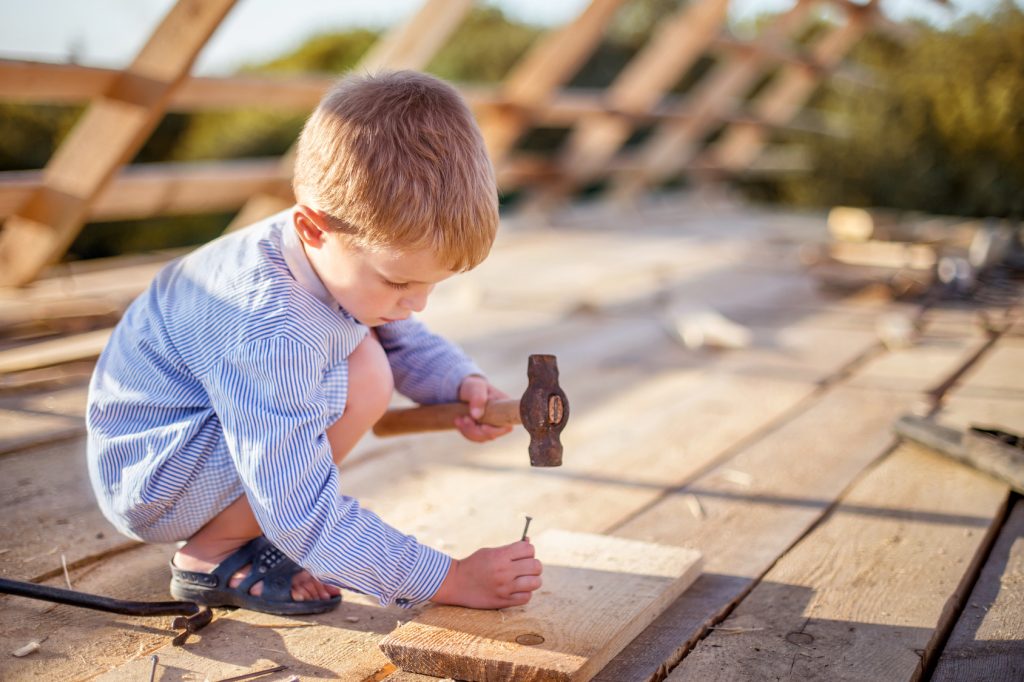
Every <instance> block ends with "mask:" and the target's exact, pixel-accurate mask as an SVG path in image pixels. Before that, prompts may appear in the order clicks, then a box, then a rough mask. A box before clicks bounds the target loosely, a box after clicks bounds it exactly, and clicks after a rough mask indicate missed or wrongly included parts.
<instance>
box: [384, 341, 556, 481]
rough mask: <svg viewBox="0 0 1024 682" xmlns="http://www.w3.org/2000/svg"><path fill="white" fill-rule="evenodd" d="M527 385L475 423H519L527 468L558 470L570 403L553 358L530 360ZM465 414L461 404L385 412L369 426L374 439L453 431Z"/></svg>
mask: <svg viewBox="0 0 1024 682" xmlns="http://www.w3.org/2000/svg"><path fill="white" fill-rule="evenodd" d="M526 377H527V379H528V380H529V384H528V385H527V387H526V391H525V392H524V393H523V397H522V398H521V399H519V400H515V399H513V398H510V399H507V400H492V401H491V402H489V403H487V407H486V408H485V409H484V414H483V416H482V417H480V419H478V420H477V421H479V422H481V423H482V424H490V425H491V426H508V425H509V424H522V425H523V427H524V428H525V429H526V432H527V433H529V434H530V466H535V467H557V466H561V465H562V441H561V440H560V439H559V436H560V434H561V433H562V428H564V427H565V422H566V421H567V420H568V419H569V401H568V400H566V397H565V393H564V392H563V391H562V388H561V387H560V386H559V385H558V364H557V363H556V361H555V356H554V355H531V356H530V359H529V360H528V362H527V365H526ZM467 414H469V405H468V404H466V403H461V402H460V403H442V404H440V405H421V406H420V407H409V408H401V409H393V410H388V411H387V412H386V413H385V414H384V416H383V417H381V418H380V420H379V421H378V422H377V423H376V424H374V426H373V432H374V433H375V434H377V435H378V436H394V435H398V434H401V433H415V432H419V431H443V430H445V429H452V428H455V424H454V422H455V418H456V417H461V416H463V415H467Z"/></svg>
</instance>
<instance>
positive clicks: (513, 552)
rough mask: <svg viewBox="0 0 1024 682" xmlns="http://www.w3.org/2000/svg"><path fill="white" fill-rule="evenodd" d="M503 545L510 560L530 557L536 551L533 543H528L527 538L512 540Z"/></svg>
mask: <svg viewBox="0 0 1024 682" xmlns="http://www.w3.org/2000/svg"><path fill="white" fill-rule="evenodd" d="M505 547H506V548H507V549H508V555H509V556H508V558H509V560H510V561H520V560H522V559H532V558H533V557H534V555H535V553H536V550H535V549H534V547H533V545H532V544H530V541H529V540H520V541H519V542H513V543H512V544H511V545H505Z"/></svg>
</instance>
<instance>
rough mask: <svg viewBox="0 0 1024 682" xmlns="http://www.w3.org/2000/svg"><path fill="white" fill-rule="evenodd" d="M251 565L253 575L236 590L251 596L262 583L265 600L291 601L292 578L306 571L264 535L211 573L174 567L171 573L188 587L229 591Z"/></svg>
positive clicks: (172, 566) (238, 551)
mask: <svg viewBox="0 0 1024 682" xmlns="http://www.w3.org/2000/svg"><path fill="white" fill-rule="evenodd" d="M250 565H251V566H252V568H251V569H250V571H249V575H247V576H246V577H245V578H244V579H243V580H242V582H241V583H239V585H238V586H237V587H235V588H234V589H235V590H237V591H239V592H241V593H242V594H249V590H250V589H251V588H252V586H253V585H255V584H256V583H258V582H260V581H261V580H262V581H263V591H262V593H261V596H262V598H263V599H267V600H270V601H291V593H292V577H293V576H294V575H295V574H296V573H299V572H300V571H302V567H301V566H299V565H298V564H297V563H295V562H294V561H292V560H291V559H290V558H289V557H288V556H287V555H285V553H284V552H282V551H281V550H280V549H278V548H277V547H275V546H274V545H273V543H271V542H270V540H268V539H267V538H266V537H264V536H262V535H261V536H260V537H257V538H253V539H252V540H250V541H249V542H247V543H245V544H244V545H242V546H241V547H239V548H238V549H237V550H235V551H234V553H232V554H231V556H229V557H228V558H227V559H225V560H224V561H222V562H220V564H218V565H217V567H216V568H214V569H213V570H212V571H210V572H209V573H200V572H196V571H186V570H183V569H181V568H178V567H177V566H175V565H174V564H173V563H172V564H171V572H172V573H173V574H174V576H175V577H176V578H177V579H178V580H180V581H182V582H185V583H189V584H192V585H198V586H200V587H208V588H217V587H223V588H227V587H228V585H229V584H230V581H231V576H233V575H234V574H235V573H237V572H238V571H239V570H241V569H243V568H245V567H246V566H250Z"/></svg>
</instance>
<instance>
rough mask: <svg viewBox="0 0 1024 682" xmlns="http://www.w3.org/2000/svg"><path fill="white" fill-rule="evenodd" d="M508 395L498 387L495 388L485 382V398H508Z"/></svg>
mask: <svg viewBox="0 0 1024 682" xmlns="http://www.w3.org/2000/svg"><path fill="white" fill-rule="evenodd" d="M508 397H509V395H508V393H505V391H503V390H501V389H500V388H496V387H494V386H491V385H490V384H487V399H488V400H504V399H505V398H508Z"/></svg>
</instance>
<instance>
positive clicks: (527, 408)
mask: <svg viewBox="0 0 1024 682" xmlns="http://www.w3.org/2000/svg"><path fill="white" fill-rule="evenodd" d="M526 376H527V379H529V384H528V385H527V387H526V391H525V392H524V393H523V398H522V400H520V402H519V417H520V419H521V420H522V423H523V427H524V428H525V429H526V431H527V433H529V434H530V466H535V467H557V466H561V465H562V441H561V440H560V435H561V433H562V429H563V428H564V427H565V422H566V421H567V420H568V419H569V401H568V400H566V397H565V393H564V392H563V391H562V387H561V386H559V385H558V364H557V362H556V361H555V356H554V355H531V356H530V359H529V361H528V363H527V366H526Z"/></svg>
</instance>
